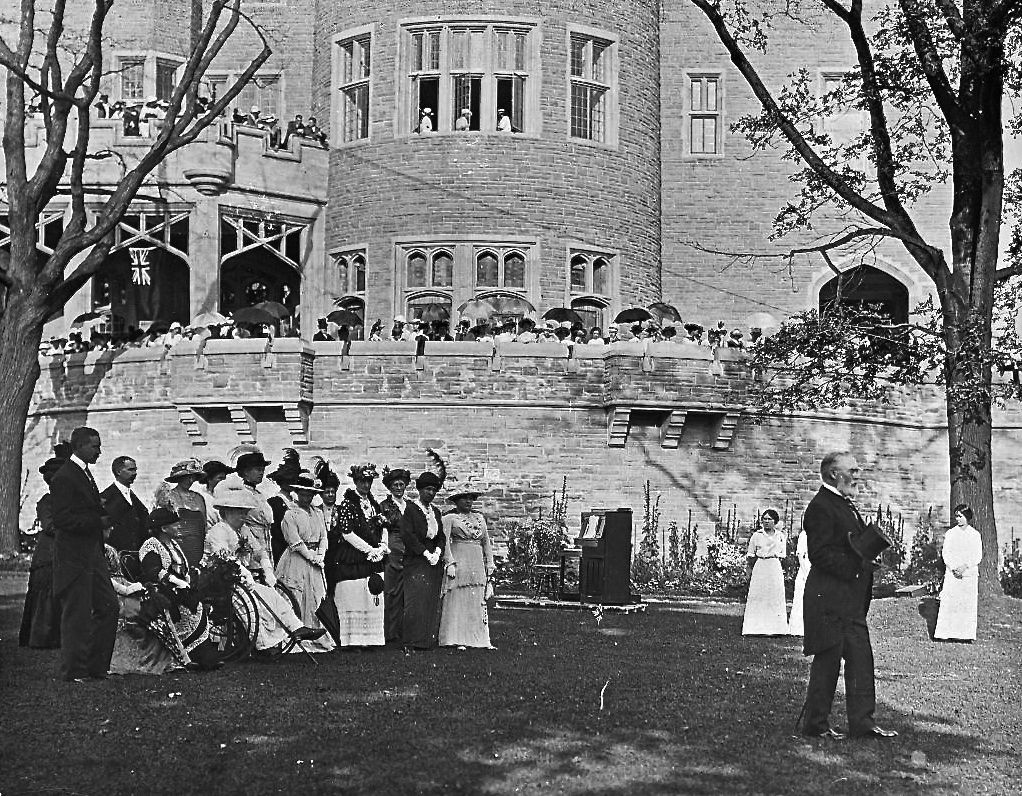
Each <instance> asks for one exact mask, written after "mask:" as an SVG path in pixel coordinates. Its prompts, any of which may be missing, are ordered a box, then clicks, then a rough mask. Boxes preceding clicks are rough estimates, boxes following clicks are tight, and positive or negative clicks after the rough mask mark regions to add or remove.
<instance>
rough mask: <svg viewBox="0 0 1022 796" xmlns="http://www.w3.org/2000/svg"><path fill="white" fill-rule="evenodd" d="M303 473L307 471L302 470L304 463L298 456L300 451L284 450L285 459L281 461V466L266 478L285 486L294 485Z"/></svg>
mask: <svg viewBox="0 0 1022 796" xmlns="http://www.w3.org/2000/svg"><path fill="white" fill-rule="evenodd" d="M303 472H306V471H305V470H303V469H302V461H301V459H300V458H299V456H298V451H296V450H295V449H294V448H284V459H283V461H281V463H280V466H279V467H278V468H277V469H276V470H274V471H273V472H272V473H270V474H269V475H268V476H266V477H267V478H269V479H270V480H271V481H276V482H277V483H278V484H280V485H281V486H284V485H285V484H293V483H294V481H295V479H296V478H298V477H299V476H300V475H301V474H302V473H303Z"/></svg>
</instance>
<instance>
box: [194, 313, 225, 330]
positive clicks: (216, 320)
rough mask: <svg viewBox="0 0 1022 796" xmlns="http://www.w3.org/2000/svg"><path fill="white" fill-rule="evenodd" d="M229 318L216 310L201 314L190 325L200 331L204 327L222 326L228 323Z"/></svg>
mask: <svg viewBox="0 0 1022 796" xmlns="http://www.w3.org/2000/svg"><path fill="white" fill-rule="evenodd" d="M227 321H228V318H227V316H226V315H221V314H220V313H219V312H217V311H216V310H212V311H210V312H200V313H199V314H198V315H196V316H195V317H194V318H192V322H191V323H190V324H189V326H190V327H192V328H195V329H198V328H201V327H203V326H220V325H221V324H224V323H227Z"/></svg>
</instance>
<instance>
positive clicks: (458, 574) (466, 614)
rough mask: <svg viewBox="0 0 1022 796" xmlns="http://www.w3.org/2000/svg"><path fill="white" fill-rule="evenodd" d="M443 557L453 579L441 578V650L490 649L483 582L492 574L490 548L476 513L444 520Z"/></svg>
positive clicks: (481, 519) (491, 549) (479, 515)
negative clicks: (446, 648)
mask: <svg viewBox="0 0 1022 796" xmlns="http://www.w3.org/2000/svg"><path fill="white" fill-rule="evenodd" d="M444 531H445V532H446V534H447V553H446V555H445V556H444V559H445V560H447V561H453V562H454V565H455V567H454V568H455V576H454V578H448V577H447V576H446V574H445V576H444V585H443V604H442V606H441V609H440V646H441V647H458V646H461V647H484V648H486V647H490V646H491V645H490V626H489V618H488V616H487V612H486V581H487V580H489V577H490V573H491V572H492V571H493V548H492V545H491V544H490V534H489V532H488V531H487V530H486V519H485V518H484V517H483V515H482V514H480V513H479V512H477V511H472V512H469V513H467V514H462V513H461V512H454V513H453V514H448V515H447V516H445V517H444Z"/></svg>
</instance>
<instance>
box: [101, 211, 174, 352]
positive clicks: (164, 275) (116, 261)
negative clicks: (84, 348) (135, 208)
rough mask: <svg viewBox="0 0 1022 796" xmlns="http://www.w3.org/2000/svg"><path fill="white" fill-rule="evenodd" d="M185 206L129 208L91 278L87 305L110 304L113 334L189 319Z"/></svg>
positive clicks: (105, 305)
mask: <svg viewBox="0 0 1022 796" xmlns="http://www.w3.org/2000/svg"><path fill="white" fill-rule="evenodd" d="M188 215H189V214H188V211H181V212H148V213H147V212H141V213H129V214H127V215H125V217H124V219H123V220H122V221H121V223H120V224H119V225H118V227H117V230H116V231H115V233H114V240H115V243H114V246H113V247H112V248H111V250H110V254H109V255H107V258H106V259H105V260H104V261H103V264H102V265H101V266H100V267H99V269H98V270H97V271H96V274H95V276H94V277H93V278H92V306H93V307H109V310H110V317H111V324H110V333H111V334H112V335H113V336H114V337H119V336H122V335H125V334H131V333H132V332H133V331H134V330H136V329H144V328H147V327H148V326H149V325H151V324H152V323H153V322H154V321H158V322H163V323H172V322H173V321H178V322H180V323H182V324H187V323H188V321H189V311H190V309H191V307H190V297H189V282H190V271H189V267H188V259H187V257H188Z"/></svg>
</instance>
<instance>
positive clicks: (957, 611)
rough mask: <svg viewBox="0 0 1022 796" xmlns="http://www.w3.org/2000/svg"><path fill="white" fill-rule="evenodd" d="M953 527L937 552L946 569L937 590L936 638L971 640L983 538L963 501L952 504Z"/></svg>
mask: <svg viewBox="0 0 1022 796" xmlns="http://www.w3.org/2000/svg"><path fill="white" fill-rule="evenodd" d="M955 522H956V523H957V524H956V525H955V527H953V528H951V529H949V530H948V532H947V533H946V534H944V546H943V547H942V548H941V555H942V557H943V558H944V564H945V565H946V566H947V571H946V572H945V573H944V585H943V587H942V588H941V590H940V611H939V612H938V614H937V628H936V630H935V631H934V633H933V637H934V638H936V639H954V640H957V641H972V640H973V639H975V638H976V612H977V608H978V596H979V562H980V561H982V560H983V542H982V539H981V538H980V535H979V531H977V530H976V529H975V528H973V527H972V525H970V524H969V523H970V522H972V509H970V508H969V507H968V506H966V505H965V504H964V503H963V504H961V505H959V506H955Z"/></svg>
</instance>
